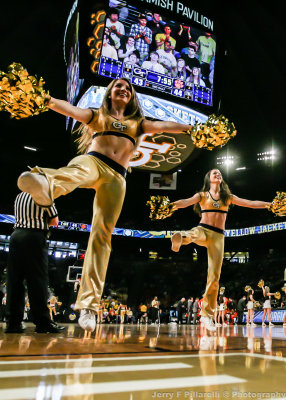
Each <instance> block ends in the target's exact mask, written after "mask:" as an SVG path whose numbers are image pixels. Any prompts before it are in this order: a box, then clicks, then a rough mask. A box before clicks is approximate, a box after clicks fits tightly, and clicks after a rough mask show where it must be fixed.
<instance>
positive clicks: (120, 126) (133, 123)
mask: <svg viewBox="0 0 286 400" xmlns="http://www.w3.org/2000/svg"><path fill="white" fill-rule="evenodd" d="M91 111H92V113H93V114H92V118H91V120H90V121H89V122H88V124H87V125H88V126H89V127H90V128H91V129H92V130H93V131H95V133H94V135H93V138H95V137H97V136H107V135H111V136H121V137H125V138H126V139H129V140H130V141H131V142H132V143H133V145H135V143H136V139H137V137H138V136H140V135H141V134H142V133H143V132H142V126H141V124H142V121H143V118H141V119H139V120H135V119H124V118H122V119H120V120H119V119H116V118H115V117H112V116H111V115H109V114H107V115H104V114H103V111H102V109H101V108H99V109H98V110H97V109H91Z"/></svg>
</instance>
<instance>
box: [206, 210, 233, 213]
mask: <svg viewBox="0 0 286 400" xmlns="http://www.w3.org/2000/svg"><path fill="white" fill-rule="evenodd" d="M206 212H218V213H222V214H227V211H224V210H201V213H202V214H203V213H206Z"/></svg>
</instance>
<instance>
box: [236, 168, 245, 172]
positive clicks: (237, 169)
mask: <svg viewBox="0 0 286 400" xmlns="http://www.w3.org/2000/svg"><path fill="white" fill-rule="evenodd" d="M241 169H246V167H238V168H235V170H236V171H239V170H241Z"/></svg>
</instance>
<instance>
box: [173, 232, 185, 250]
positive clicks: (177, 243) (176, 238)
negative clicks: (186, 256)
mask: <svg viewBox="0 0 286 400" xmlns="http://www.w3.org/2000/svg"><path fill="white" fill-rule="evenodd" d="M171 242H172V250H173V251H175V252H176V253H177V252H178V251H179V250H180V247H181V246H182V235H181V234H180V232H176V233H174V235H173V236H172V237H171Z"/></svg>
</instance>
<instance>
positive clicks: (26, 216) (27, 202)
mask: <svg viewBox="0 0 286 400" xmlns="http://www.w3.org/2000/svg"><path fill="white" fill-rule="evenodd" d="M14 212H15V225H14V229H16V228H26V229H41V230H44V231H47V230H49V225H48V221H49V219H51V218H55V217H57V215H58V212H57V209H56V207H55V206H54V204H53V205H52V206H50V207H40V206H38V205H37V204H36V203H35V202H34V200H33V199H32V197H31V195H30V194H29V193H25V192H21V193H19V194H18V196H17V197H16V199H15V203H14Z"/></svg>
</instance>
